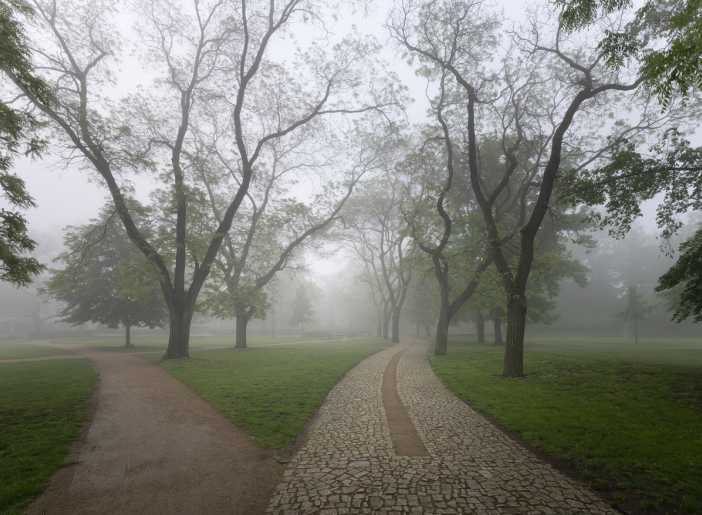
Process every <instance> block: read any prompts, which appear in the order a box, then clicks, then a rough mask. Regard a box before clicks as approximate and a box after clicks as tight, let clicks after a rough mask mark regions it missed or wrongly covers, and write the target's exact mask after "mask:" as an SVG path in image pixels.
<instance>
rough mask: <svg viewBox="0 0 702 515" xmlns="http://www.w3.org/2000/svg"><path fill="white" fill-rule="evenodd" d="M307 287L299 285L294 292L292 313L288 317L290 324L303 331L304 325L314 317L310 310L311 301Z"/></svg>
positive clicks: (312, 311)
mask: <svg viewBox="0 0 702 515" xmlns="http://www.w3.org/2000/svg"><path fill="white" fill-rule="evenodd" d="M307 289H308V288H307V286H306V285H304V284H301V285H300V286H298V287H297V290H296V291H295V300H294V301H293V311H292V316H291V317H290V323H291V324H293V325H294V326H296V327H299V328H300V329H301V330H302V331H303V332H304V331H305V324H306V323H307V322H309V321H310V320H312V318H313V317H314V310H313V309H312V301H311V299H310V295H309V293H308V291H307Z"/></svg>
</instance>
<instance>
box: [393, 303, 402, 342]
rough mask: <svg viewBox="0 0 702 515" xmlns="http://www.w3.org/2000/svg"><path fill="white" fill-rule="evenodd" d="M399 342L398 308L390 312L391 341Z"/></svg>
mask: <svg viewBox="0 0 702 515" xmlns="http://www.w3.org/2000/svg"><path fill="white" fill-rule="evenodd" d="M399 342H400V310H399V309H395V310H393V312H392V343H399Z"/></svg>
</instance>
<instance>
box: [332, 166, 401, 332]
mask: <svg viewBox="0 0 702 515" xmlns="http://www.w3.org/2000/svg"><path fill="white" fill-rule="evenodd" d="M386 158H387V160H386V165H385V168H384V169H383V173H381V174H380V175H379V176H378V177H376V178H375V180H374V181H373V182H372V183H370V182H367V183H365V184H364V185H363V187H362V188H360V189H359V191H358V193H357V194H356V195H355V197H354V198H353V199H352V201H351V202H349V203H348V204H347V206H346V209H345V210H344V213H343V217H344V224H345V226H346V227H347V228H348V234H347V236H346V240H347V241H348V242H349V244H350V245H351V247H352V248H353V250H354V252H355V254H356V256H357V257H358V258H359V259H360V260H361V261H362V262H363V263H364V266H365V269H366V274H367V276H368V280H367V282H368V283H369V284H371V285H372V286H371V293H372V294H373V295H374V297H373V298H374V302H375V303H376V305H377V307H378V308H381V306H382V321H383V323H382V333H383V336H384V337H386V338H388V339H390V340H391V341H393V342H399V341H400V316H401V313H402V308H403V306H404V304H405V300H406V299H407V291H408V289H409V286H410V284H411V281H412V275H413V260H414V258H415V249H414V246H413V243H412V241H411V240H412V239H411V237H410V234H409V231H408V227H407V223H406V221H405V220H404V218H403V216H402V211H401V203H402V196H403V190H402V186H401V180H402V178H401V177H400V176H399V175H398V174H393V173H392V170H391V169H390V168H391V166H390V165H389V164H388V163H390V162H391V161H390V157H389V156H386ZM379 311H380V309H379Z"/></svg>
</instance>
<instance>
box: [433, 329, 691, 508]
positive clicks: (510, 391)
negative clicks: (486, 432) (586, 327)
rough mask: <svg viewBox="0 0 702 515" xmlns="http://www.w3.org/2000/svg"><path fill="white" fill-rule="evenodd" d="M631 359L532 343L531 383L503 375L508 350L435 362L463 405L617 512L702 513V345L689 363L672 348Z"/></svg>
mask: <svg viewBox="0 0 702 515" xmlns="http://www.w3.org/2000/svg"><path fill="white" fill-rule="evenodd" d="M624 352H625V350H622V349H611V351H603V352H589V351H583V352H577V351H574V350H573V347H572V346H564V347H559V345H558V344H556V343H551V344H549V345H543V346H536V345H534V346H532V350H529V351H528V353H527V370H528V375H527V377H526V378H523V379H504V378H502V377H501V376H500V375H499V373H500V371H501V368H502V349H501V348H490V347H487V346H486V345H477V344H468V345H466V344H461V345H453V346H451V347H450V350H449V354H448V355H446V356H439V357H433V358H432V359H431V362H432V366H433V368H434V371H435V372H436V373H437V375H438V376H439V377H440V378H441V379H442V380H443V382H444V383H445V384H446V385H447V386H448V387H449V388H450V389H451V390H452V391H453V392H454V393H456V394H457V395H458V396H459V397H460V398H462V399H464V400H466V401H468V402H469V403H470V404H471V406H473V407H474V408H475V409H477V410H478V411H480V412H483V413H485V414H487V415H489V416H491V417H492V418H493V419H494V420H495V421H496V422H497V423H498V424H500V425H502V426H503V427H505V428H506V429H508V430H510V431H512V432H514V433H516V434H517V435H518V436H519V437H520V438H521V439H522V440H523V441H524V442H525V443H527V444H528V445H529V446H531V447H533V448H535V449H537V450H538V451H541V452H543V453H544V454H545V455H546V456H548V457H550V458H553V459H554V460H555V461H556V462H558V463H560V464H561V465H563V466H564V467H565V468H566V469H567V470H569V471H570V472H571V473H573V474H574V475H576V476H577V477H579V478H580V479H583V480H584V481H586V482H587V483H588V484H590V485H591V486H592V487H593V488H594V489H595V490H598V491H600V492H601V493H603V494H604V495H605V496H606V497H608V498H609V499H610V500H611V501H613V503H614V504H615V506H618V507H621V508H624V509H625V510H626V511H629V510H631V512H634V513H661V514H662V513H671V514H672V513H676V514H677V513H702V431H700V428H701V427H702V367H701V366H700V357H701V356H702V348H698V349H697V358H696V359H690V361H689V365H687V366H685V365H682V364H679V363H677V360H674V361H676V363H669V362H666V356H665V350H664V349H663V350H660V349H659V351H658V353H657V354H654V353H652V352H648V353H645V354H646V356H645V358H644V359H638V358H637V356H636V354H635V353H636V348H633V349H632V348H631V346H629V347H628V353H629V357H628V358H626V357H624V356H625V354H624ZM686 352H690V350H689V349H687V350H686ZM655 356H657V358H656V357H655Z"/></svg>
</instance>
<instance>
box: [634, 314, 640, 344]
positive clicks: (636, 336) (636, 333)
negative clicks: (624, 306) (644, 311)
mask: <svg viewBox="0 0 702 515" xmlns="http://www.w3.org/2000/svg"><path fill="white" fill-rule="evenodd" d="M633 322H634V345H637V344H638V343H639V321H638V320H637V319H636V318H634V320H633Z"/></svg>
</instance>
